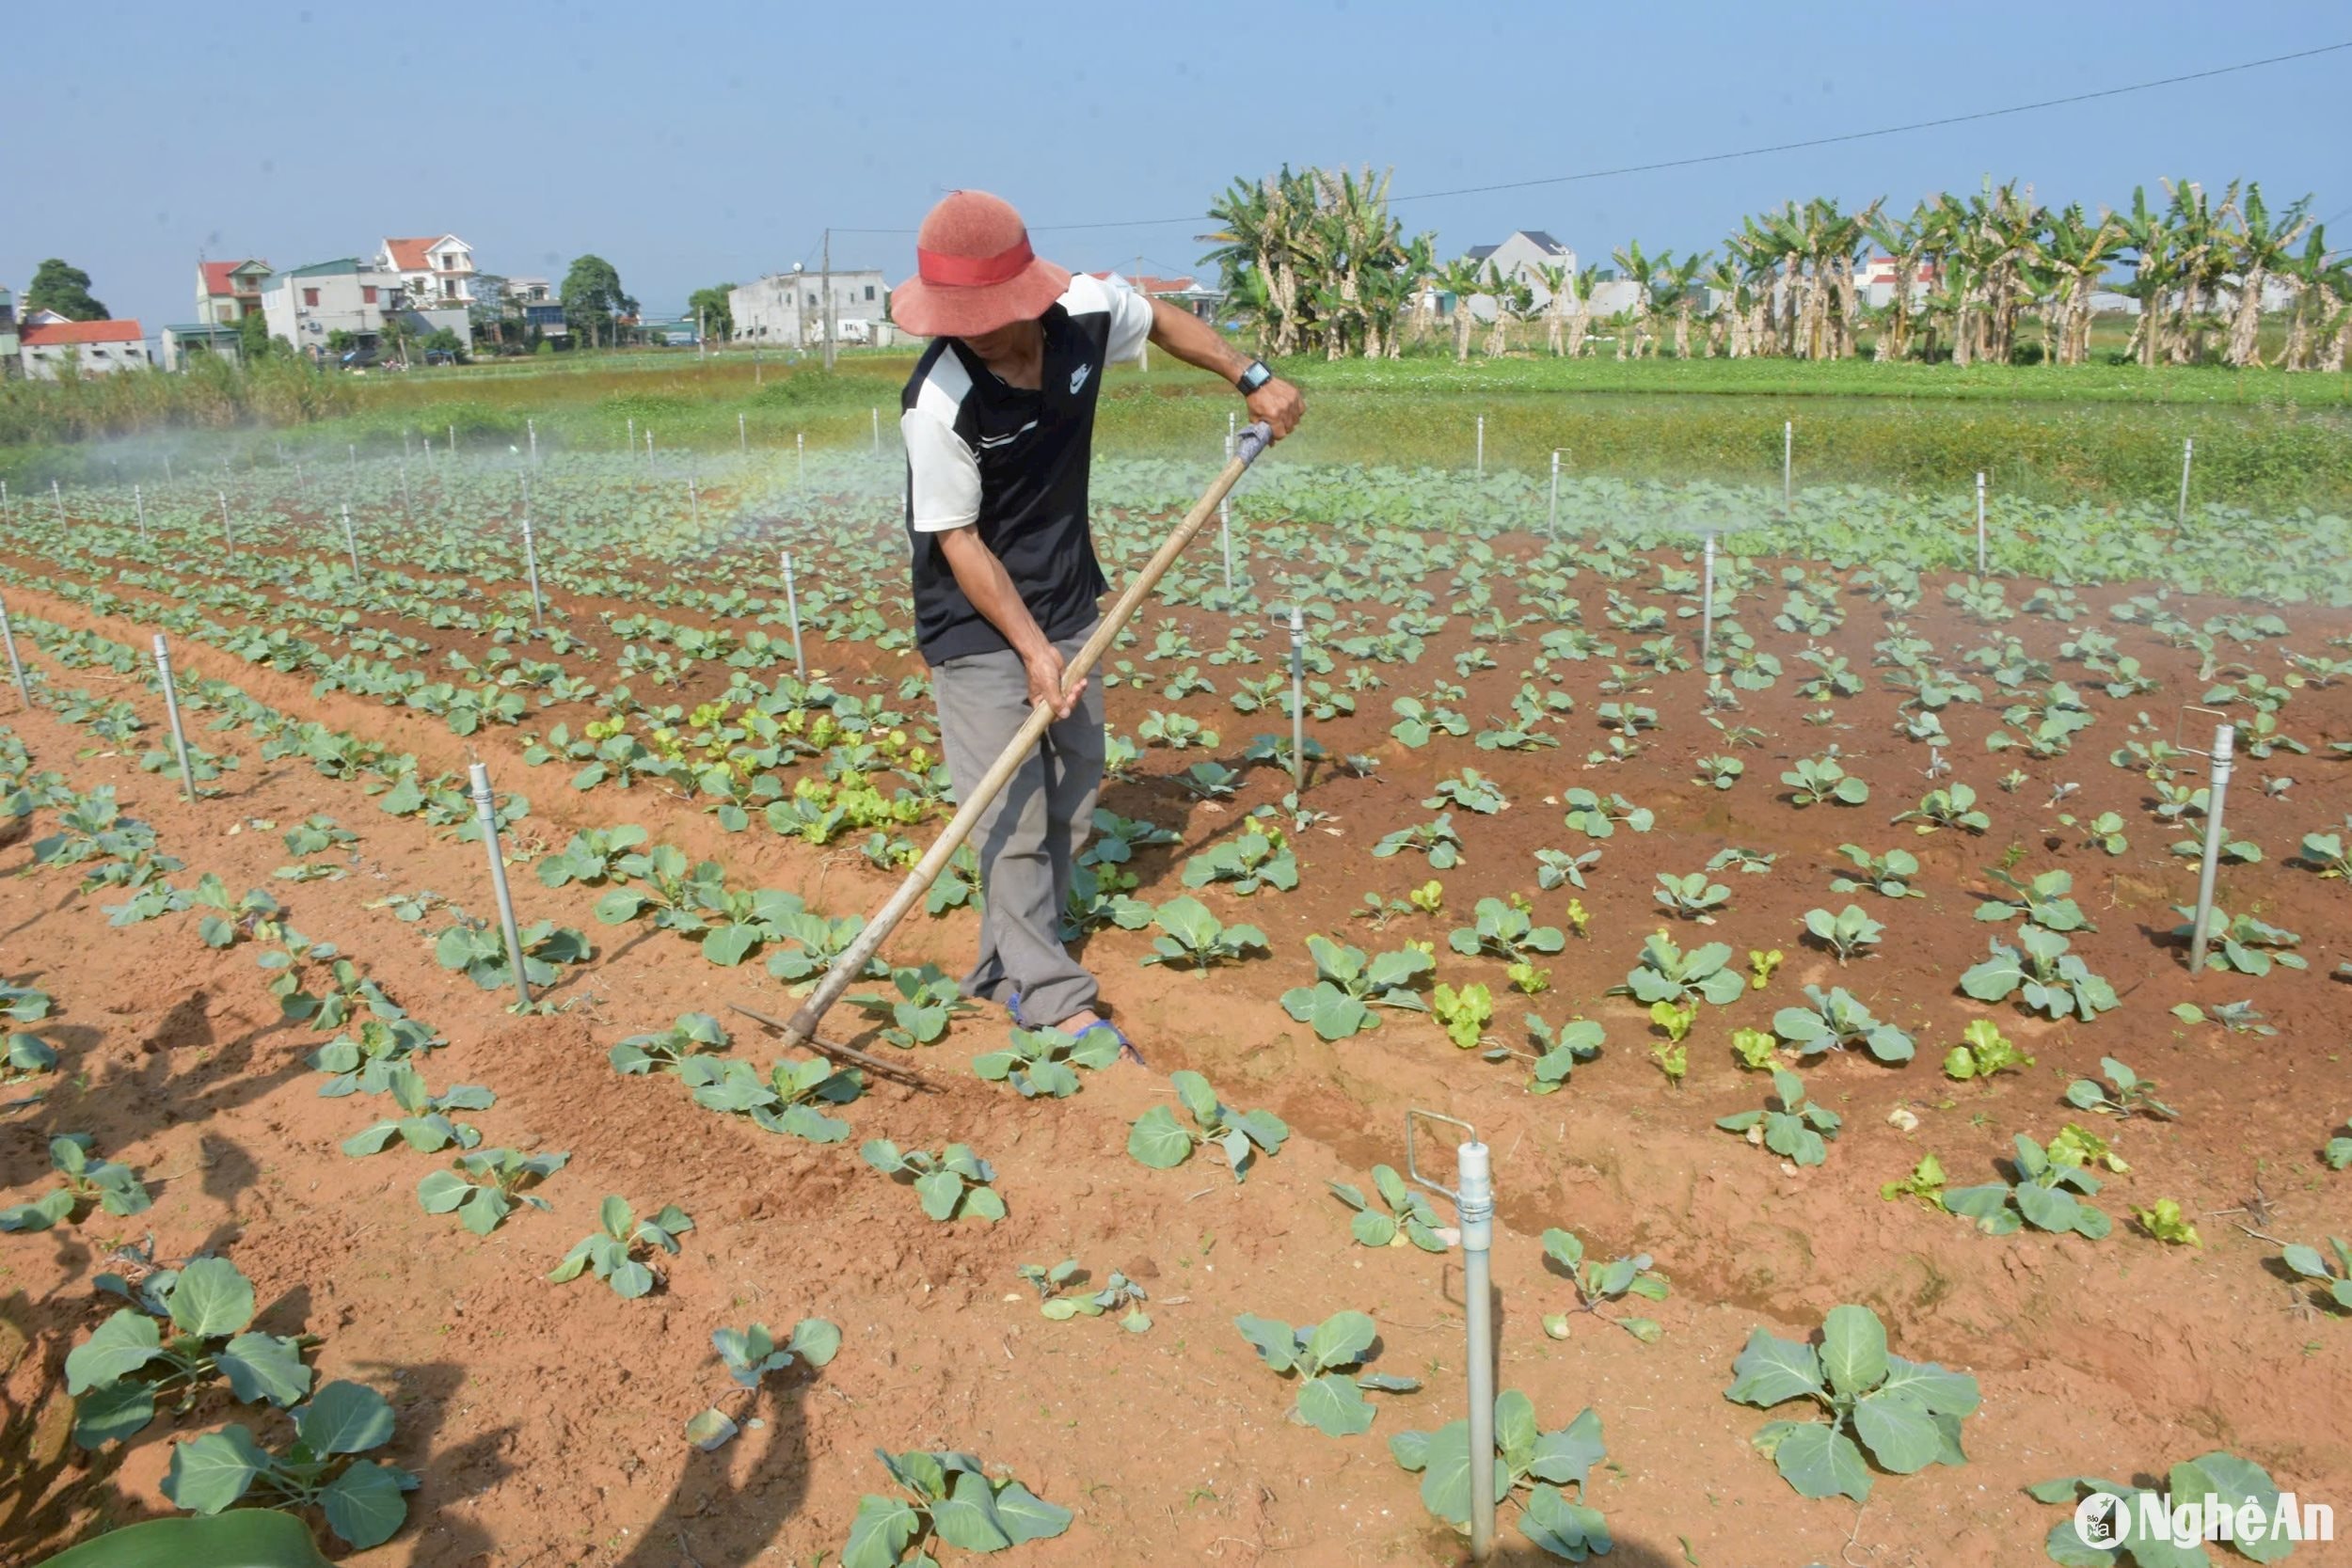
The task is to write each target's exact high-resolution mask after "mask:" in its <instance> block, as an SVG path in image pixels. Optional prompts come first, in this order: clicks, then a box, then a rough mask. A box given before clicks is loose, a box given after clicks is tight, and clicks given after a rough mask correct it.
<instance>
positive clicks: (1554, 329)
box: [1535, 265, 1569, 359]
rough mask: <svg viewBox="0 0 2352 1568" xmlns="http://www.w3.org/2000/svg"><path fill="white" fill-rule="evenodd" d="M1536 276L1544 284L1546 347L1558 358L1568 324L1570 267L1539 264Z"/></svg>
mask: <svg viewBox="0 0 2352 1568" xmlns="http://www.w3.org/2000/svg"><path fill="white" fill-rule="evenodd" d="M1535 276H1536V277H1539V278H1541V279H1542V280H1543V285H1544V347H1545V348H1546V349H1548V350H1549V351H1550V354H1551V356H1552V357H1553V358H1555V359H1556V358H1558V357H1559V356H1560V352H1561V348H1562V345H1563V342H1564V341H1565V335H1566V329H1567V325H1568V286H1569V277H1568V269H1567V268H1565V267H1547V266H1542V265H1538V266H1537V267H1536V268H1535Z"/></svg>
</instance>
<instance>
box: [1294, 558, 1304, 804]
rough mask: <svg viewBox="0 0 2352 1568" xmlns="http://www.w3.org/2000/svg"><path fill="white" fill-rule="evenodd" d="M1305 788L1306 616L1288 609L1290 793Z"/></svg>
mask: <svg viewBox="0 0 2352 1568" xmlns="http://www.w3.org/2000/svg"><path fill="white" fill-rule="evenodd" d="M1306 789H1307V617H1306V613H1305V612H1304V611H1303V610H1300V609H1299V608H1298V606H1296V605H1293V606H1291V793H1292V794H1294V795H1303V794H1305V792H1306Z"/></svg>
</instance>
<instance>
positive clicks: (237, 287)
mask: <svg viewBox="0 0 2352 1568" xmlns="http://www.w3.org/2000/svg"><path fill="white" fill-rule="evenodd" d="M268 281H269V263H268V262H267V261H262V260H261V259H259V258H258V257H256V258H253V259H251V260H248V261H199V262H197V264H196V319H197V320H198V321H199V322H200V323H202V324H203V325H207V326H233V325H236V324H237V323H238V322H240V321H243V320H244V319H245V318H246V317H247V316H250V315H254V314H256V313H258V312H259V311H260V310H261V309H262V284H264V283H266V282H268Z"/></svg>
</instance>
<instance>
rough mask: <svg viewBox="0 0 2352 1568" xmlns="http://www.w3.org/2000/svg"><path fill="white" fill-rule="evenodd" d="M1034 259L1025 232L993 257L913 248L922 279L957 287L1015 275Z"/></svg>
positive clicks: (979, 286)
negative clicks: (960, 254)
mask: <svg viewBox="0 0 2352 1568" xmlns="http://www.w3.org/2000/svg"><path fill="white" fill-rule="evenodd" d="M1035 260H1037V253H1036V252H1035V251H1033V250H1031V249H1030V248H1029V236H1028V234H1027V233H1026V232H1024V233H1023V234H1022V236H1021V238H1019V239H1018V240H1015V241H1014V242H1013V243H1012V244H1011V245H1009V246H1007V247H1006V248H1005V249H1003V250H1000V251H998V252H997V253H996V254H995V255H993V256H958V255H955V254H953V253H952V252H949V251H944V250H926V249H924V248H923V247H922V246H920V245H917V246H915V249H914V261H915V271H916V274H917V275H918V276H919V277H921V278H922V279H923V281H924V282H926V283H935V284H944V285H946V286H947V287H950V288H959V289H984V288H987V287H989V286H990V285H991V284H994V283H1003V282H1005V281H1007V280H1009V279H1010V278H1014V277H1019V276H1020V275H1021V271H1022V269H1023V268H1025V267H1026V266H1027V265H1028V264H1029V263H1030V262H1031V261H1035Z"/></svg>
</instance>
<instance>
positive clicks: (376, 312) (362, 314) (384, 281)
mask: <svg viewBox="0 0 2352 1568" xmlns="http://www.w3.org/2000/svg"><path fill="white" fill-rule="evenodd" d="M371 289H372V290H373V291H374V293H375V297H374V298H373V299H372V300H371V299H370V298H368V291H369V290H371ZM312 290H315V291H317V295H316V298H317V303H315V304H313V303H311V302H310V294H309V291H312ZM400 293H401V281H400V276H399V275H398V274H397V273H389V272H382V271H378V270H377V269H375V268H373V267H362V268H360V269H358V270H357V271H354V272H331V273H315V274H309V275H298V274H292V273H280V274H278V276H277V277H273V278H271V279H270V286H269V288H268V289H266V290H265V291H263V293H262V316H263V317H264V318H265V319H266V320H267V321H268V323H269V335H270V336H271V337H273V338H278V339H282V340H284V341H287V342H289V343H292V344H293V345H294V347H295V348H297V349H299V350H301V351H302V352H303V353H305V354H309V353H310V352H311V351H313V350H316V351H317V352H319V353H321V354H324V353H326V340H327V337H328V335H329V334H331V333H335V332H350V333H354V334H357V335H358V336H360V337H366V338H373V337H375V336H377V335H379V334H380V333H382V332H383V330H384V313H385V311H386V309H389V308H390V307H391V306H392V305H393V302H394V300H395V298H396V296H398V295H399V294H400ZM456 314H457V315H458V317H459V318H460V320H461V322H462V320H463V317H464V315H465V312H464V311H463V310H462V309H461V310H459V311H458V312H456ZM459 336H461V337H464V336H467V334H466V333H465V332H464V330H463V329H462V328H461V329H460V331H459Z"/></svg>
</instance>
